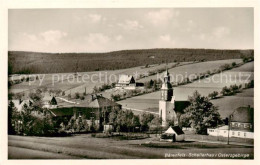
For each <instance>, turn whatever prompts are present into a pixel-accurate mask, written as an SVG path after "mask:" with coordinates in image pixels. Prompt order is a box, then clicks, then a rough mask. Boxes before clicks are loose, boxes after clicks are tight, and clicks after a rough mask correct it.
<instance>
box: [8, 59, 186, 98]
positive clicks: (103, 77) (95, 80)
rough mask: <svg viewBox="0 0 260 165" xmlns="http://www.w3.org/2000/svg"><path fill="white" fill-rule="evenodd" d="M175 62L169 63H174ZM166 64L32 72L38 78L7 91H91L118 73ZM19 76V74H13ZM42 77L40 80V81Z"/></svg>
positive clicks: (139, 71)
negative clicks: (91, 70) (39, 89)
mask: <svg viewBox="0 0 260 165" xmlns="http://www.w3.org/2000/svg"><path fill="white" fill-rule="evenodd" d="M188 63H189V62H183V63H181V64H188ZM174 64H175V63H169V65H174ZM165 67H166V64H161V65H152V66H150V67H149V68H145V67H144V66H139V67H134V68H128V69H120V70H114V71H113V70H107V71H94V72H80V73H78V75H74V73H57V74H32V75H31V76H32V77H33V76H37V75H38V76H39V80H34V81H30V82H22V83H20V84H15V85H12V86H11V89H10V90H9V92H13V93H17V92H24V91H27V92H29V91H30V90H32V89H36V88H39V87H47V88H48V89H52V88H54V89H61V90H63V91H66V93H67V94H68V93H72V94H73V93H75V92H79V93H83V92H84V91H85V88H86V92H87V93H91V92H92V90H93V88H94V86H97V87H98V86H101V85H102V84H104V83H113V82H117V80H118V78H119V75H120V74H128V75H134V74H135V73H136V72H137V73H138V75H140V74H144V73H147V72H149V71H150V70H156V69H160V68H165ZM15 76H16V77H19V75H15ZM41 79H42V81H41Z"/></svg>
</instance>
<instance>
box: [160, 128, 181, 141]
mask: <svg viewBox="0 0 260 165" xmlns="http://www.w3.org/2000/svg"><path fill="white" fill-rule="evenodd" d="M184 139H185V135H184V132H183V131H182V129H181V128H180V127H179V126H173V127H169V128H168V129H167V130H166V131H165V132H164V133H163V134H162V136H161V139H160V141H170V142H175V141H184Z"/></svg>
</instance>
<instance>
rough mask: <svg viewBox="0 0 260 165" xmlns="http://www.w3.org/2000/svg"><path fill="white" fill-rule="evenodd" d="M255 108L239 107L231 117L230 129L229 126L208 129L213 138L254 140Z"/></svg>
mask: <svg viewBox="0 0 260 165" xmlns="http://www.w3.org/2000/svg"><path fill="white" fill-rule="evenodd" d="M253 113H254V108H250V107H239V108H237V109H236V110H235V111H234V112H233V113H232V114H231V115H230V116H231V118H230V125H229V126H230V128H229V126H228V125H225V126H221V127H218V128H210V129H207V133H208V134H209V135H211V136H223V137H228V136H229V137H238V138H248V139H253V138H254V130H253V123H254V122H253V119H254V115H253Z"/></svg>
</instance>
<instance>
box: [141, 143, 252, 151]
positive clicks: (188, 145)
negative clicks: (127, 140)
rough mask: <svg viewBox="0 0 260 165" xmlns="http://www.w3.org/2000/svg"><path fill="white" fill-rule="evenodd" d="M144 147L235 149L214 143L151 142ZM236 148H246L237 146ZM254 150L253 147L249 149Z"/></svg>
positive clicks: (231, 146)
mask: <svg viewBox="0 0 260 165" xmlns="http://www.w3.org/2000/svg"><path fill="white" fill-rule="evenodd" d="M142 146H145V147H150V148H173V149H217V148H222V149H223V148H233V147H234V146H233V145H225V144H212V143H201V142H194V141H184V142H174V143H172V142H151V143H144V144H142ZM235 147H236V148H245V147H244V146H236V145H235ZM247 148H253V147H250V146H249V147H247Z"/></svg>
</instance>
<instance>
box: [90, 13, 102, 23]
mask: <svg viewBox="0 0 260 165" xmlns="http://www.w3.org/2000/svg"><path fill="white" fill-rule="evenodd" d="M88 17H89V19H90V20H91V21H92V22H95V23H97V22H100V21H101V20H102V16H101V15H99V14H89V15H88Z"/></svg>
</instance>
